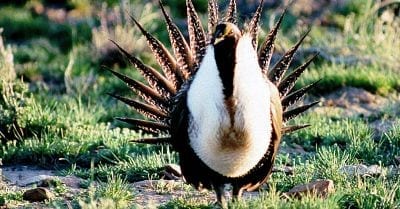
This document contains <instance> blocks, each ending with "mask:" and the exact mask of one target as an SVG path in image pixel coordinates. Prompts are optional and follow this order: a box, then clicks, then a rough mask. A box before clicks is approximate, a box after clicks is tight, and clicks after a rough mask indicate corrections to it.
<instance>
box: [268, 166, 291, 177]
mask: <svg viewBox="0 0 400 209" xmlns="http://www.w3.org/2000/svg"><path fill="white" fill-rule="evenodd" d="M272 172H282V173H285V174H286V175H293V174H294V169H293V167H290V166H282V167H279V168H277V167H273V168H272Z"/></svg>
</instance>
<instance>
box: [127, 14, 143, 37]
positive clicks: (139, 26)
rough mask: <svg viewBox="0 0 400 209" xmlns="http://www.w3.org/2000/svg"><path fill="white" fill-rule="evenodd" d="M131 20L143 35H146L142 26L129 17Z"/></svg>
mask: <svg viewBox="0 0 400 209" xmlns="http://www.w3.org/2000/svg"><path fill="white" fill-rule="evenodd" d="M129 17H130V18H131V20H132V21H133V22H134V23H135V25H136V26H137V27H138V28H139V30H140V31H141V32H142V34H143V35H147V31H146V30H145V29H144V28H143V26H142V25H141V24H140V23H139V22H138V21H137V20H136V19H135V18H134V17H133V16H132V15H129Z"/></svg>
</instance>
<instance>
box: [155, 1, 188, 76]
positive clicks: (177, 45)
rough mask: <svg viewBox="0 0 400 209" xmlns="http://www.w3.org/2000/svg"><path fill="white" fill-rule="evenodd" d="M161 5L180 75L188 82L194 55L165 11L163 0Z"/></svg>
mask: <svg viewBox="0 0 400 209" xmlns="http://www.w3.org/2000/svg"><path fill="white" fill-rule="evenodd" d="M159 3H160V7H161V11H162V13H163V15H164V18H165V23H166V24H167V30H168V35H169V39H170V41H171V45H172V48H173V50H174V54H175V56H176V60H177V64H178V68H179V70H180V74H182V76H183V78H184V79H185V80H187V79H188V78H189V77H190V76H191V74H192V71H191V69H192V67H193V55H192V53H191V51H190V48H189V45H188V43H187V42H186V40H185V37H183V35H182V33H181V31H180V30H179V29H178V27H177V26H176V25H175V23H173V22H172V19H171V17H170V16H169V15H168V14H167V12H166V11H165V8H164V6H163V5H162V2H161V0H160V2H159Z"/></svg>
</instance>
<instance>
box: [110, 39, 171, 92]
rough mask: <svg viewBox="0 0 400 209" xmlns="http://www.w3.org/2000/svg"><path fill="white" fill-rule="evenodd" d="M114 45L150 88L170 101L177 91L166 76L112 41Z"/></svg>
mask: <svg viewBox="0 0 400 209" xmlns="http://www.w3.org/2000/svg"><path fill="white" fill-rule="evenodd" d="M111 42H112V43H114V44H115V46H117V48H118V49H119V50H120V51H121V52H122V53H123V54H124V55H125V57H126V58H128V60H129V62H130V63H131V64H132V65H133V66H135V67H136V69H138V70H139V72H140V73H141V74H142V76H143V77H144V78H145V79H146V80H147V82H148V83H149V84H150V86H151V87H152V88H154V89H156V91H157V92H158V94H160V95H161V96H163V97H165V98H166V99H169V98H171V97H172V95H174V94H175V93H176V89H175V88H174V86H173V84H172V83H171V82H170V81H169V80H167V79H166V78H165V77H164V76H162V75H161V74H160V73H159V72H158V71H157V70H155V69H154V68H152V67H149V66H147V65H145V64H143V63H142V62H141V61H140V60H139V59H137V58H136V57H134V56H132V55H130V54H129V53H128V52H127V51H125V50H124V49H123V48H121V46H120V45H118V44H117V43H116V42H114V41H112V40H111Z"/></svg>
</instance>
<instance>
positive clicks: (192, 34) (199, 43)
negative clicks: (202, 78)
mask: <svg viewBox="0 0 400 209" xmlns="http://www.w3.org/2000/svg"><path fill="white" fill-rule="evenodd" d="M186 7H187V16H188V30H189V39H190V47H191V49H192V54H193V55H194V60H195V61H194V62H195V66H194V67H193V71H196V70H197V67H198V65H199V64H200V61H201V60H202V58H203V56H204V54H205V52H206V37H205V34H204V29H203V26H202V25H201V21H200V18H199V15H197V12H196V10H195V8H194V6H193V3H192V0H186Z"/></svg>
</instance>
